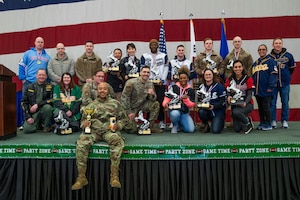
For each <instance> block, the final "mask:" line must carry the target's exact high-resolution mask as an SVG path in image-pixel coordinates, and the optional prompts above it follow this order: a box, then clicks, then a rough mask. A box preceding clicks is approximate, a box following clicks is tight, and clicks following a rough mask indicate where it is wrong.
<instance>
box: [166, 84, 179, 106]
mask: <svg viewBox="0 0 300 200" xmlns="http://www.w3.org/2000/svg"><path fill="white" fill-rule="evenodd" d="M165 96H166V97H168V98H170V99H171V101H170V102H169V104H168V107H169V109H170V110H179V109H181V102H180V101H179V96H178V95H177V94H176V93H174V92H173V87H172V86H171V85H170V86H169V89H168V91H167V92H165Z"/></svg>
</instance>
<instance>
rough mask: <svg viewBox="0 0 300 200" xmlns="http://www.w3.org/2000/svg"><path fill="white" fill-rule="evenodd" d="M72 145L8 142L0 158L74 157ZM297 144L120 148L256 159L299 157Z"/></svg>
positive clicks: (127, 154) (146, 153)
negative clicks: (9, 143)
mask: <svg viewBox="0 0 300 200" xmlns="http://www.w3.org/2000/svg"><path fill="white" fill-rule="evenodd" d="M75 152H76V146H75V145H71V144H69V145H68V144H66V145H52V144H45V145H37V144H36V145H34V144H33V145H26V144H11V145H1V146H0V159H10V158H11V159H18V158H20V159H23V158H34V159H74V158H75ZM299 157H300V143H287V144H285V143H280V144H277V143H261V144H234V145H230V144H224V145H222V144H220V145H210V144H206V145H194V144H193V145H130V146H126V147H125V148H124V150H123V154H122V159H126V160H177V159H178V160H190V159H252V158H253V159H257V158H299ZM89 158H90V159H109V146H107V145H105V144H97V145H93V146H92V147H91V149H90V154H89Z"/></svg>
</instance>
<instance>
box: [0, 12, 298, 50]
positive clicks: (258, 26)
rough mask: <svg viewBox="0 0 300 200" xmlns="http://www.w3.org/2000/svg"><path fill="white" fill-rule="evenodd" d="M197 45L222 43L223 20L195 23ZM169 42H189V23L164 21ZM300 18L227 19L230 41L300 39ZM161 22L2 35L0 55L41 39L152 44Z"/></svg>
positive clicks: (68, 42)
mask: <svg viewBox="0 0 300 200" xmlns="http://www.w3.org/2000/svg"><path fill="white" fill-rule="evenodd" d="M193 21H194V29H195V36H196V41H202V40H203V39H204V38H205V37H207V36H210V37H212V38H213V39H214V40H220V19H193ZM164 22H165V31H166V38H168V41H169V42H172V41H189V39H190V38H189V37H190V33H189V21H188V20H164ZM299 24H300V16H285V17H266V18H226V27H227V32H226V34H227V39H228V40H231V39H232V38H233V37H234V36H235V35H236V34H237V33H238V35H240V36H241V37H242V38H243V39H244V40H254V39H273V38H275V37H278V36H280V37H282V38H300V26H299ZM158 31H159V23H158V20H150V21H145V20H118V21H107V22H96V23H84V24H78V25H66V26H56V27H46V28H39V29H36V30H30V31H23V32H12V33H3V34H0V41H1V42H2V45H1V47H0V54H9V53H19V52H24V51H25V50H27V49H28V48H29V47H30V46H33V41H34V39H35V38H36V37H37V36H42V37H44V39H45V45H46V48H53V47H55V45H56V44H57V42H63V43H65V45H66V46H75V45H82V44H84V42H85V41H86V40H93V41H94V42H95V43H96V44H97V43H110V42H119V41H142V42H148V41H149V40H150V39H151V38H158V34H157V33H158Z"/></svg>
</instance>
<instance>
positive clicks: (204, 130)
mask: <svg viewBox="0 0 300 200" xmlns="http://www.w3.org/2000/svg"><path fill="white" fill-rule="evenodd" d="M209 132H210V127H209V125H208V124H205V125H204V128H203V133H209Z"/></svg>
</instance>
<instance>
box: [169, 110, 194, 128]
mask: <svg viewBox="0 0 300 200" xmlns="http://www.w3.org/2000/svg"><path fill="white" fill-rule="evenodd" d="M169 117H170V120H171V122H172V123H173V126H177V127H178V125H179V124H180V125H181V129H182V130H183V131H184V132H187V133H193V132H194V131H195V124H194V121H193V119H192V117H191V116H190V113H189V112H188V113H182V112H181V111H180V110H171V111H169Z"/></svg>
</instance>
